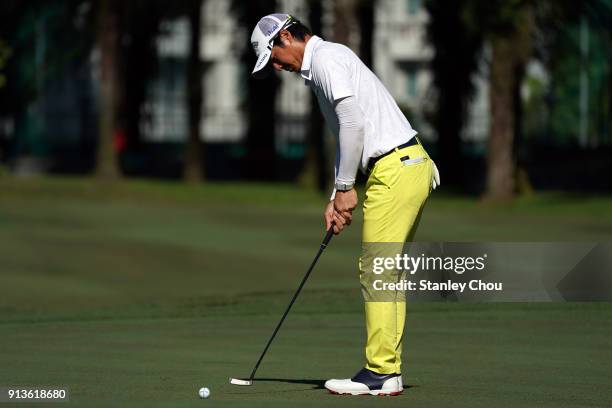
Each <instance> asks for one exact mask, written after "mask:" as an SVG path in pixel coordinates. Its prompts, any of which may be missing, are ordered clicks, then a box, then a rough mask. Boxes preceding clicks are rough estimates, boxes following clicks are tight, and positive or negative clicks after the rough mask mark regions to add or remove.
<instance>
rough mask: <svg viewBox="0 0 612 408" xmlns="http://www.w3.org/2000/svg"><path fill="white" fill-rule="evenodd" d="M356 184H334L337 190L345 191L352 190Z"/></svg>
mask: <svg viewBox="0 0 612 408" xmlns="http://www.w3.org/2000/svg"><path fill="white" fill-rule="evenodd" d="M354 186H355V183H354V182H353V183H338V182H336V184H335V185H334V187H335V188H336V191H337V192H345V191H349V190H352V189H353V187H354Z"/></svg>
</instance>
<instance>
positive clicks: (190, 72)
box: [183, 0, 204, 183]
mask: <svg viewBox="0 0 612 408" xmlns="http://www.w3.org/2000/svg"><path fill="white" fill-rule="evenodd" d="M189 10H190V11H189V22H190V26H191V43H190V47H189V61H188V62H187V109H188V112H189V114H188V117H189V135H188V139H187V145H186V147H185V167H184V173H183V177H184V178H185V181H188V182H193V183H198V182H201V181H202V180H203V179H204V168H203V159H204V145H203V143H202V141H201V139H200V120H201V113H202V63H201V60H200V43H201V41H200V39H201V31H202V30H201V26H202V16H201V11H202V0H191V1H190V7H189Z"/></svg>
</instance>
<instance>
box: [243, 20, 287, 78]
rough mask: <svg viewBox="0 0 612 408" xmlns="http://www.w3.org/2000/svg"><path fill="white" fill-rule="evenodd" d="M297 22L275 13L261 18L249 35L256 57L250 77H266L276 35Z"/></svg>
mask: <svg viewBox="0 0 612 408" xmlns="http://www.w3.org/2000/svg"><path fill="white" fill-rule="evenodd" d="M296 22H297V20H295V19H294V18H293V17H291V16H290V15H289V14H283V13H276V14H270V15H267V16H265V17H263V18H262V19H261V20H259V22H258V23H257V25H256V26H255V28H254V29H253V34H251V45H252V46H253V50H254V51H255V55H256V56H257V62H256V63H255V68H253V72H251V75H253V76H255V77H257V78H261V77H264V76H266V75H267V73H268V70H267V69H266V68H267V67H268V63H269V62H270V56H271V55H272V45H273V44H272V43H273V42H274V39H275V38H276V36H277V34H278V33H279V32H280V31H281V30H283V29H285V28H287V27H289V26H291V25H293V24H295V23H296Z"/></svg>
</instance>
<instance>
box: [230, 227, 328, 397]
mask: <svg viewBox="0 0 612 408" xmlns="http://www.w3.org/2000/svg"><path fill="white" fill-rule="evenodd" d="M333 236H334V225H333V224H332V226H331V227H330V228H329V230H327V234H326V235H325V238H323V242H322V243H321V247H320V248H319V252H317V255H316V256H315V257H314V259H313V261H312V263H311V264H310V268H308V271H307V272H306V275H304V278H303V279H302V283H300V286H298V288H297V290H296V291H295V294H294V295H293V299H291V302H289V306H287V309H286V310H285V313H284V314H283V317H281V319H280V321H279V322H278V324H277V325H276V329H274V333H272V336H271V337H270V340H268V344H266V347H265V348H264V350H263V353H261V356H259V360H257V363H256V364H255V367H254V368H253V371H252V372H251V376H250V377H249V379H248V380H241V379H239V378H230V379H229V382H230V384H233V385H252V384H253V377H255V373H256V372H257V369H258V368H259V364H260V363H261V360H263V358H264V356H265V355H266V352H267V351H268V348H269V347H270V344H272V340H274V337H276V333H278V330H279V329H280V327H281V326H282V325H283V322H284V321H285V318H286V317H287V315H288V314H289V311H290V310H291V306H293V303H294V302H295V299H297V297H298V295H299V294H300V292H301V291H302V288H303V287H304V284H305V283H306V280H308V277H309V276H310V272H312V270H313V268H314V266H315V265H316V263H317V261H318V260H319V257H320V256H321V254H322V253H323V251H324V250H325V248H327V245H329V241H331V239H332V237H333Z"/></svg>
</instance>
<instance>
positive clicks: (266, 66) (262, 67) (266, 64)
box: [251, 49, 272, 79]
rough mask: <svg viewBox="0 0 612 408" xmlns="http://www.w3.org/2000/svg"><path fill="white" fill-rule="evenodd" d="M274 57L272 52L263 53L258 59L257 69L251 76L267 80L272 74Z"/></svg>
mask: <svg viewBox="0 0 612 408" xmlns="http://www.w3.org/2000/svg"><path fill="white" fill-rule="evenodd" d="M271 55H272V51H271V50H269V49H267V50H265V51H264V52H262V53H261V55H260V56H259V58H257V62H256V63H255V68H253V72H251V75H252V76H253V77H255V78H258V79H259V78H265V77H266V76H268V74H269V73H270V56H271Z"/></svg>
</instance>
